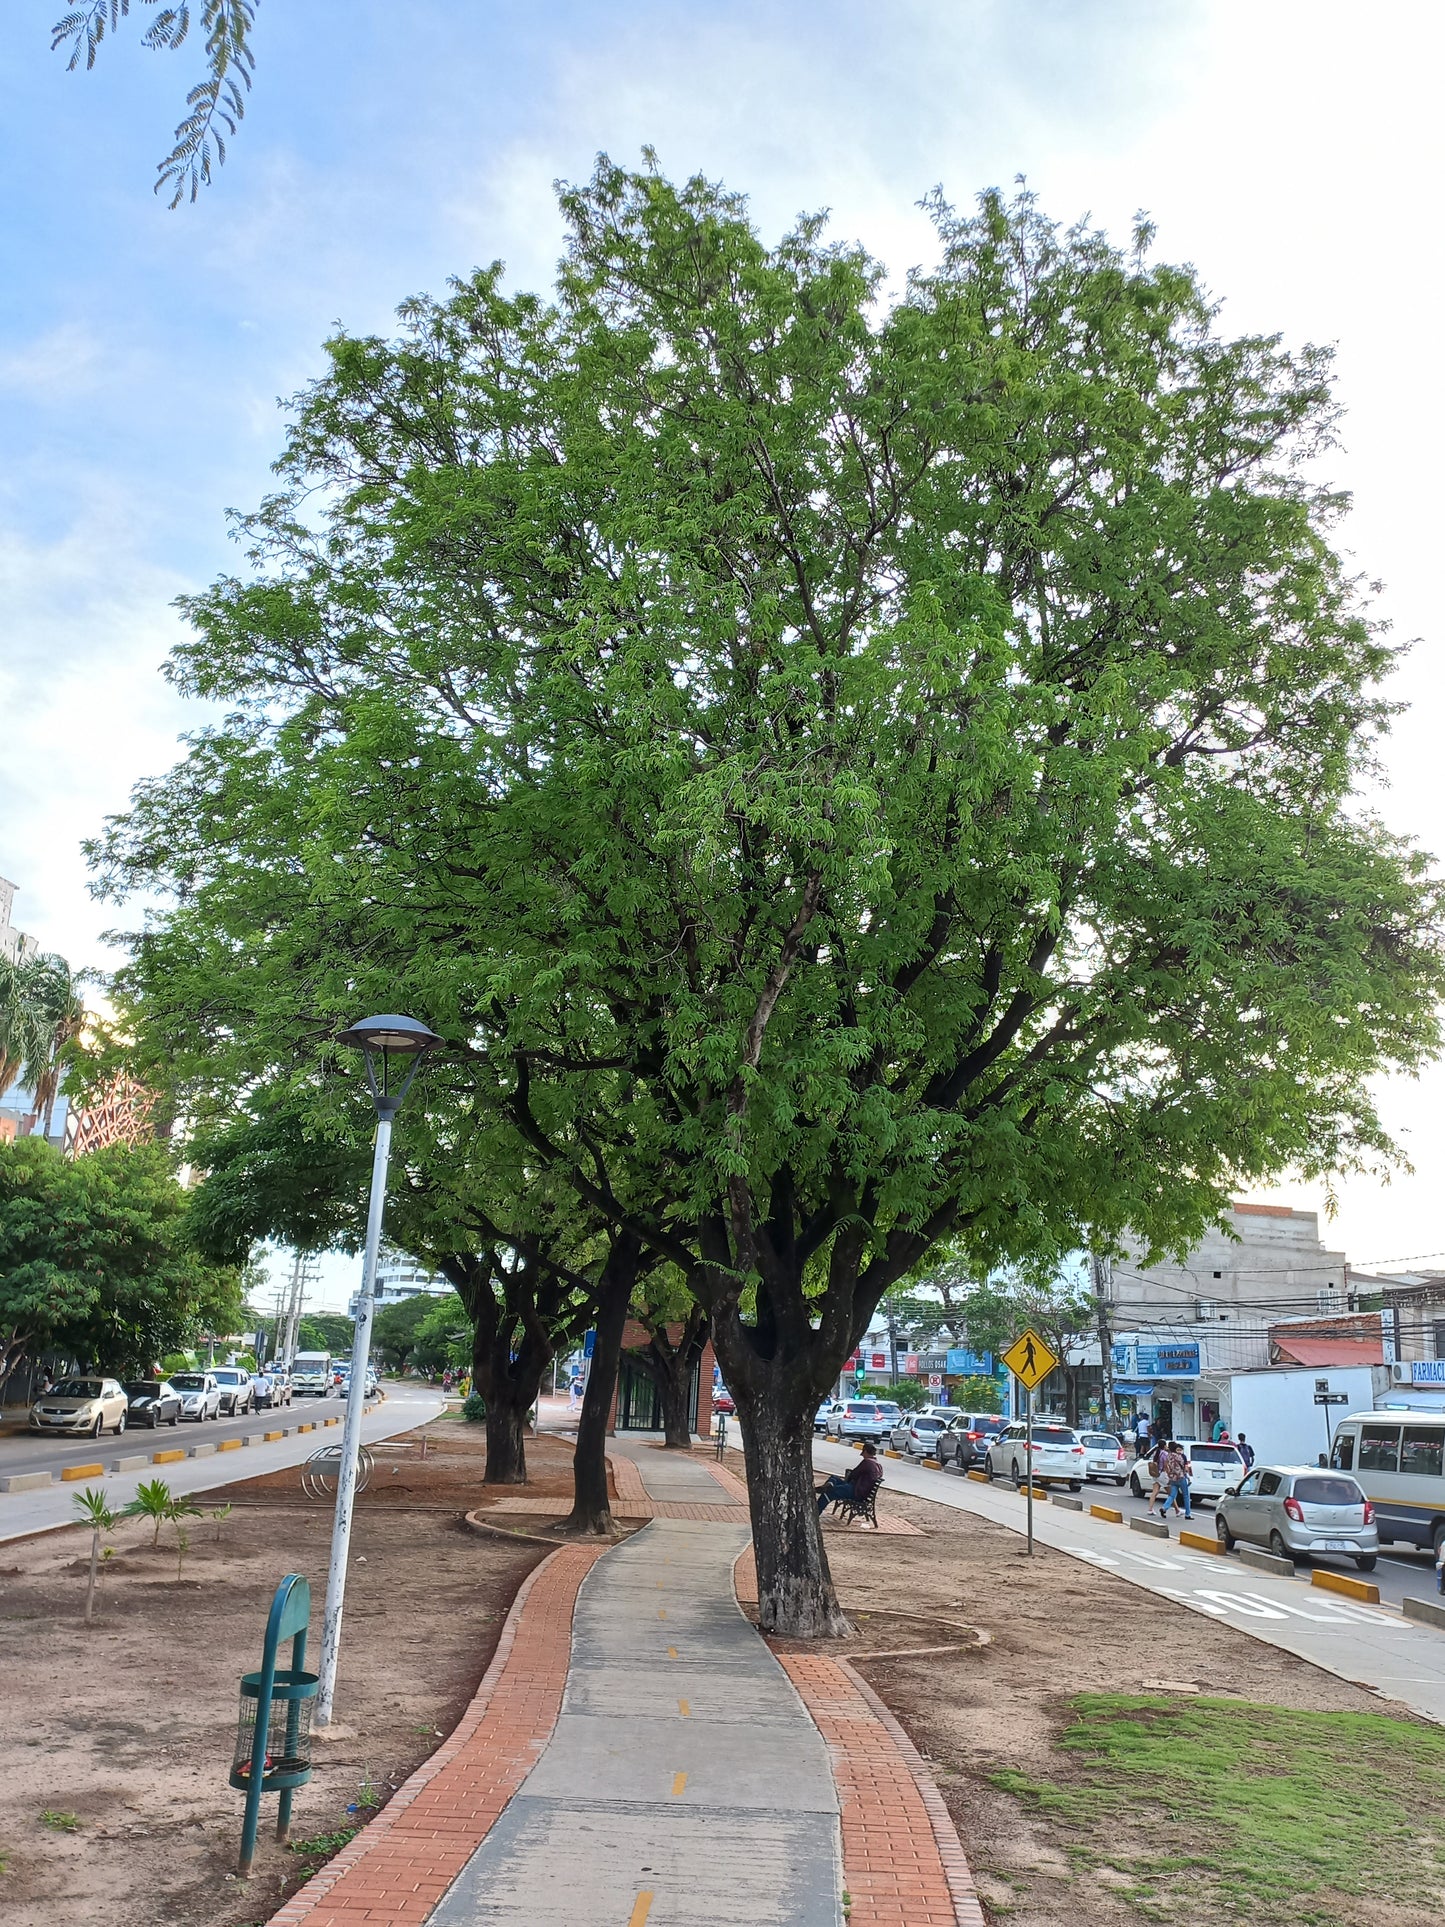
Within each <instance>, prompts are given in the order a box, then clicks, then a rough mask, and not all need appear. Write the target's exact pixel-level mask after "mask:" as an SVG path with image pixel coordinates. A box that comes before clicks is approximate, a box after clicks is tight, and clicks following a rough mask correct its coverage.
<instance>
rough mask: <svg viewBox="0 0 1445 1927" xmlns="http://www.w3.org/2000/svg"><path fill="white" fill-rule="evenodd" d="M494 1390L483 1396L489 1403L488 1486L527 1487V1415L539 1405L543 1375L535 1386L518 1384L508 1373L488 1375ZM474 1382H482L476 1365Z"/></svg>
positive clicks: (476, 1383)
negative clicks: (538, 1394) (538, 1399)
mask: <svg viewBox="0 0 1445 1927" xmlns="http://www.w3.org/2000/svg"><path fill="white" fill-rule="evenodd" d="M488 1376H489V1378H490V1379H491V1388H490V1390H488V1391H484V1392H483V1393H482V1396H483V1398H484V1399H485V1400H486V1402H487V1470H486V1477H485V1480H484V1483H485V1484H487V1485H525V1484H526V1483H527V1445H526V1439H527V1414H528V1412H530V1411H531V1409H532V1407H533V1405H535V1403H536V1402H537V1393H538V1391H539V1389H540V1386H541V1376H540V1374H539V1375H538V1380H537V1383H536V1384H535V1385H530V1386H529V1385H528V1384H526V1383H520V1384H519V1383H518V1381H517V1380H516V1379H515V1378H513V1377H511V1376H509V1375H506V1374H500V1373H489V1374H488ZM472 1383H473V1385H478V1384H479V1380H478V1376H477V1372H476V1367H475V1364H474V1365H473V1368H472Z"/></svg>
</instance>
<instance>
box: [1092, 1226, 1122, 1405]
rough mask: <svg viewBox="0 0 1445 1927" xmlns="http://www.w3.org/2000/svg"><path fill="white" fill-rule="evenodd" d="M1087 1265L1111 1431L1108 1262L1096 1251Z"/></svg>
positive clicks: (1111, 1341) (1112, 1366) (1111, 1342)
mask: <svg viewBox="0 0 1445 1927" xmlns="http://www.w3.org/2000/svg"><path fill="white" fill-rule="evenodd" d="M1089 1265H1090V1269H1091V1270H1092V1271H1093V1274H1094V1310H1095V1312H1096V1313H1097V1314H1098V1320H1099V1368H1100V1370H1101V1372H1102V1373H1103V1380H1104V1424H1105V1427H1106V1428H1107V1429H1108V1430H1109V1431H1112V1430H1113V1429H1114V1426H1115V1424H1116V1422H1117V1419H1118V1409H1117V1405H1116V1402H1115V1398H1114V1337H1113V1333H1112V1332H1111V1331H1110V1330H1109V1290H1110V1285H1111V1282H1112V1281H1111V1279H1110V1276H1109V1260H1108V1259H1107V1258H1104V1257H1101V1256H1100V1254H1099V1253H1098V1252H1097V1251H1091V1252H1090V1253H1089Z"/></svg>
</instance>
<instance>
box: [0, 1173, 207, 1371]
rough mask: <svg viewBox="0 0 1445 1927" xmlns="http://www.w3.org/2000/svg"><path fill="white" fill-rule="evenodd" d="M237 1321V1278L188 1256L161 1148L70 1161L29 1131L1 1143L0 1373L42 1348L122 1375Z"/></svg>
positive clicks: (183, 1217)
mask: <svg viewBox="0 0 1445 1927" xmlns="http://www.w3.org/2000/svg"><path fill="white" fill-rule="evenodd" d="M240 1316H241V1292H240V1279H239V1275H238V1273H237V1272H236V1271H235V1270H234V1269H232V1268H229V1267H225V1266H216V1265H211V1264H208V1263H206V1262H205V1261H204V1260H203V1259H202V1258H200V1257H199V1256H198V1255H197V1253H196V1251H195V1248H194V1246H193V1244H192V1242H191V1239H190V1227H189V1223H188V1218H187V1200H186V1194H185V1192H184V1191H183V1190H182V1189H181V1187H180V1185H179V1184H177V1182H176V1180H175V1177H174V1175H173V1173H172V1171H171V1168H170V1162H169V1160H168V1158H167V1156H166V1154H165V1152H164V1151H162V1150H161V1149H160V1147H159V1146H143V1147H138V1148H130V1147H126V1146H115V1147H113V1148H111V1149H109V1150H104V1151H96V1152H93V1153H91V1154H90V1155H89V1156H87V1157H83V1158H75V1159H70V1158H66V1157H63V1156H62V1155H61V1154H60V1152H58V1151H56V1150H54V1149H53V1148H52V1147H51V1146H50V1145H48V1144H46V1143H44V1142H43V1141H42V1140H41V1139H39V1138H34V1137H29V1138H21V1139H19V1140H18V1141H17V1142H16V1143H14V1144H0V1345H3V1347H4V1349H3V1352H0V1369H3V1371H4V1372H8V1371H9V1370H11V1369H12V1368H13V1367H14V1365H15V1364H16V1363H18V1361H19V1360H20V1359H21V1358H22V1357H24V1356H25V1355H26V1354H27V1353H29V1354H30V1355H32V1356H33V1355H34V1354H35V1353H37V1352H39V1351H41V1350H42V1349H45V1348H53V1349H55V1350H58V1351H62V1352H66V1353H69V1354H70V1355H71V1356H73V1357H75V1358H77V1359H80V1360H81V1361H83V1362H85V1363H88V1364H92V1365H94V1366H96V1367H97V1368H99V1369H101V1370H103V1371H109V1372H115V1373H126V1372H132V1371H135V1370H140V1369H144V1368H146V1367H148V1366H149V1365H150V1364H152V1363H153V1362H154V1361H155V1360H157V1359H159V1358H161V1357H163V1356H164V1355H165V1354H166V1353H167V1352H171V1351H176V1350H179V1349H181V1348H183V1347H184V1346H185V1345H186V1344H187V1343H188V1342H189V1341H190V1340H191V1339H192V1338H194V1337H195V1336H197V1335H198V1334H200V1333H202V1332H229V1331H231V1330H233V1329H235V1328H236V1326H237V1324H238V1322H239V1319H240Z"/></svg>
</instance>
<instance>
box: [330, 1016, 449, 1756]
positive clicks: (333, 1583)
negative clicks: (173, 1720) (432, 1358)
mask: <svg viewBox="0 0 1445 1927" xmlns="http://www.w3.org/2000/svg"><path fill="white" fill-rule="evenodd" d="M441 1041H442V1040H441V1038H440V1037H438V1036H437V1035H436V1033H435V1032H434V1031H430V1030H428V1029H427V1027H426V1025H425V1024H419V1023H418V1022H417V1020H416V1019H415V1017H394V1016H386V1017H367V1018H364V1019H363V1020H362V1022H361V1023H359V1024H353V1025H352V1026H351V1028H350V1030H344V1031H342V1032H341V1034H340V1036H339V1037H338V1038H337V1042H338V1043H341V1044H348V1045H350V1047H351V1048H352V1049H353V1050H359V1051H362V1052H363V1053H364V1054H365V1057H366V1081H367V1083H368V1084H369V1085H370V1086H371V1099H372V1102H373V1104H375V1106H376V1148H375V1151H374V1152H373V1155H372V1160H371V1204H370V1208H369V1210H368V1212H367V1216H366V1257H365V1259H364V1261H363V1263H362V1269H361V1294H360V1297H359V1298H358V1300H357V1306H356V1339H355V1343H354V1345H353V1348H352V1353H351V1381H350V1384H349V1385H348V1387H347V1395H346V1425H345V1428H344V1430H343V1431H342V1434H341V1463H340V1465H339V1466H338V1467H337V1472H336V1522H335V1524H334V1525H333V1527H332V1529H331V1569H330V1571H329V1572H328V1573H327V1575H326V1616H325V1619H324V1620H323V1622H322V1627H321V1683H320V1688H319V1690H318V1692H317V1695H316V1713H315V1717H314V1721H313V1724H314V1725H316V1726H320V1727H325V1726H329V1725H330V1723H331V1701H332V1696H333V1695H334V1693H335V1691H336V1660H337V1654H338V1653H339V1651H340V1649H341V1615H342V1610H343V1608H344V1607H345V1604H346V1561H347V1557H348V1554H349V1553H350V1550H351V1513H352V1507H353V1504H354V1501H355V1497H356V1454H357V1449H358V1447H359V1446H360V1444H361V1419H362V1414H363V1413H364V1412H365V1410H366V1370H367V1364H368V1362H369V1360H370V1357H371V1311H372V1300H373V1297H374V1296H375V1292H376V1261H377V1254H378V1253H379V1251H380V1250H381V1219H382V1213H383V1211H384V1210H385V1208H386V1166H387V1160H388V1158H389V1157H390V1155H391V1121H392V1119H393V1118H394V1117H395V1116H396V1114H397V1112H398V1111H399V1110H400V1109H401V1101H402V1099H403V1098H404V1097H405V1096H406V1094H407V1092H408V1091H409V1090H410V1089H411V1086H412V1080H413V1079H414V1078H415V1076H416V1074H417V1071H418V1070H419V1069H420V1067H421V1060H422V1059H423V1057H425V1056H426V1054H427V1052H428V1051H433V1050H436V1049H437V1048H438V1047H439V1046H440V1044H441ZM393 1058H395V1059H396V1060H397V1071H398V1073H400V1081H399V1082H398V1081H397V1077H396V1076H395V1075H394V1074H393V1070H392V1059H393ZM378 1059H379V1060H380V1072H381V1075H380V1078H378V1076H377V1069H378V1062H377V1060H378ZM403 1066H404V1069H403Z"/></svg>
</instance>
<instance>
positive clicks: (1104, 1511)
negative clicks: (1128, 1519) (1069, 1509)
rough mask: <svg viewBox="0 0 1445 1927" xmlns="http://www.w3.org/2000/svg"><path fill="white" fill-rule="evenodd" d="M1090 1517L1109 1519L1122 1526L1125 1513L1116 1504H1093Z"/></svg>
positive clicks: (1090, 1508)
mask: <svg viewBox="0 0 1445 1927" xmlns="http://www.w3.org/2000/svg"><path fill="white" fill-rule="evenodd" d="M1089 1517H1090V1518H1091V1519H1108V1520H1110V1521H1112V1523H1113V1524H1114V1525H1116V1526H1121V1525H1123V1523H1124V1515H1123V1513H1122V1512H1121V1511H1120V1510H1119V1508H1118V1506H1116V1505H1091V1506H1090V1507H1089Z"/></svg>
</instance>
